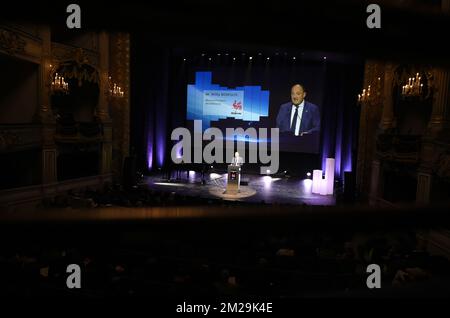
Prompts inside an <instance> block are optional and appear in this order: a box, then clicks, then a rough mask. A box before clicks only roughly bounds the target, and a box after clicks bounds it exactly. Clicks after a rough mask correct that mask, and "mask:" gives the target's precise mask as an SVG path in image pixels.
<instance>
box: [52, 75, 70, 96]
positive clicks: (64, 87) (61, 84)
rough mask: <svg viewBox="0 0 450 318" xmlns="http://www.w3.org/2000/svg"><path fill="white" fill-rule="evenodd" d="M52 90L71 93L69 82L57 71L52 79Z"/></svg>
mask: <svg viewBox="0 0 450 318" xmlns="http://www.w3.org/2000/svg"><path fill="white" fill-rule="evenodd" d="M52 91H53V92H55V93H61V94H68V93H69V84H68V83H67V82H66V81H65V80H64V76H61V75H58V73H55V77H54V78H53V80H52Z"/></svg>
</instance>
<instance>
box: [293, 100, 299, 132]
mask: <svg viewBox="0 0 450 318" xmlns="http://www.w3.org/2000/svg"><path fill="white" fill-rule="evenodd" d="M297 120H298V106H295V112H294V119H293V120H292V125H291V131H292V132H293V133H294V134H295V127H297Z"/></svg>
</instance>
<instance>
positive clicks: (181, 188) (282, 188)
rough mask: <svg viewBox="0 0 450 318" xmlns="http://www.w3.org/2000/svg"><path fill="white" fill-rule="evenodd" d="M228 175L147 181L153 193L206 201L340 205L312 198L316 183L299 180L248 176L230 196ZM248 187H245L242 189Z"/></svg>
mask: <svg viewBox="0 0 450 318" xmlns="http://www.w3.org/2000/svg"><path fill="white" fill-rule="evenodd" d="M226 180H227V174H226V173H223V172H222V173H207V174H205V176H204V182H202V174H201V173H199V172H195V171H189V172H185V173H181V174H180V175H178V178H175V177H173V176H172V177H171V178H170V180H169V179H168V177H167V175H163V174H159V175H153V176H148V177H145V178H144V182H145V183H146V184H147V185H148V187H149V189H152V190H156V191H162V192H175V193H176V194H178V195H184V196H188V197H202V198H212V199H223V200H233V201H243V202H255V203H256V202H257V203H262V202H264V203H270V204H300V205H301V204H307V205H323V206H330V205H335V204H336V198H335V196H333V195H325V196H323V195H319V194H312V193H311V188H312V180H311V179H301V178H299V177H284V176H273V177H271V176H263V175H255V174H244V175H243V177H242V180H241V191H240V193H239V194H238V195H227V194H226V193H224V192H225V188H226ZM242 183H244V185H242Z"/></svg>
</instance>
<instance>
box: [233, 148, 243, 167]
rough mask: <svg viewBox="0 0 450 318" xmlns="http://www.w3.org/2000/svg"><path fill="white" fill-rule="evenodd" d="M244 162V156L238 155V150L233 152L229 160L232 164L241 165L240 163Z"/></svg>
mask: <svg viewBox="0 0 450 318" xmlns="http://www.w3.org/2000/svg"><path fill="white" fill-rule="evenodd" d="M243 163H244V158H242V157H241V156H239V152H237V151H236V152H235V153H234V157H233V160H231V164H232V165H233V166H242V164H243Z"/></svg>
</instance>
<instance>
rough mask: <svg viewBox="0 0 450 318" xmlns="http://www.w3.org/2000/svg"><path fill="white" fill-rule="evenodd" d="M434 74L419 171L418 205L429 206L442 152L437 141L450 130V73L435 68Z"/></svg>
mask: <svg viewBox="0 0 450 318" xmlns="http://www.w3.org/2000/svg"><path fill="white" fill-rule="evenodd" d="M432 74H433V76H432V78H433V83H432V88H433V106H432V107H433V109H432V112H431V118H430V121H429V123H428V129H427V132H426V134H425V136H424V137H423V138H422V147H421V152H420V166H419V168H418V171H417V192H416V203H418V204H427V203H429V201H430V194H431V187H432V182H433V174H432V171H433V165H434V164H435V163H434V161H435V158H436V157H437V156H438V154H439V152H440V151H441V150H439V149H437V147H436V144H435V141H438V140H439V139H441V138H440V137H441V136H446V135H448V133H449V128H450V125H449V123H450V105H449V102H450V71H449V70H446V69H442V68H435V69H433V71H432ZM444 140H445V139H444Z"/></svg>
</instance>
